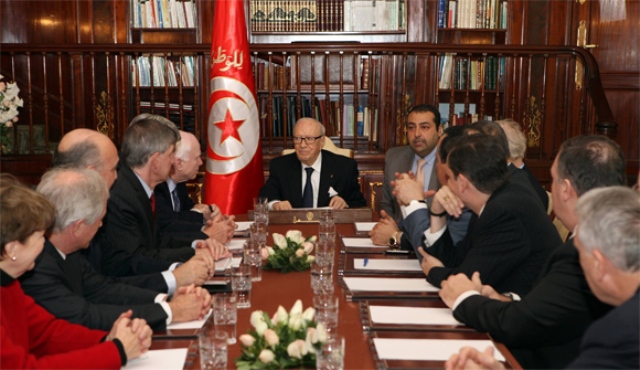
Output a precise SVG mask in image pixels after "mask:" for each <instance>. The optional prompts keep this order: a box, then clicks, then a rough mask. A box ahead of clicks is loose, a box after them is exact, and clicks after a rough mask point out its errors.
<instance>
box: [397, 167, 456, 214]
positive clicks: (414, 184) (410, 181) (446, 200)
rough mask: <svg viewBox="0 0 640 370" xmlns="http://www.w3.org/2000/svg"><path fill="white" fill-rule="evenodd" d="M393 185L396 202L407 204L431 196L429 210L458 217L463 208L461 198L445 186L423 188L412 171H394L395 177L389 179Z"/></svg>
mask: <svg viewBox="0 0 640 370" xmlns="http://www.w3.org/2000/svg"><path fill="white" fill-rule="evenodd" d="M391 186H393V195H394V196H395V197H396V199H397V200H398V203H400V205H403V206H408V205H409V203H411V201H412V200H423V199H426V198H430V197H433V201H432V202H431V212H433V213H442V212H445V211H446V212H447V213H448V214H450V215H451V216H453V217H460V215H461V214H462V210H463V208H464V203H463V202H462V200H461V199H460V198H459V197H458V196H457V195H456V194H455V193H454V192H453V191H452V190H451V189H450V188H449V187H448V186H447V185H442V186H441V187H440V189H438V191H437V192H436V191H434V190H427V191H424V190H423V185H422V183H421V182H420V181H418V180H416V177H415V175H414V174H413V172H411V171H409V172H408V173H399V172H396V179H395V180H394V181H391Z"/></svg>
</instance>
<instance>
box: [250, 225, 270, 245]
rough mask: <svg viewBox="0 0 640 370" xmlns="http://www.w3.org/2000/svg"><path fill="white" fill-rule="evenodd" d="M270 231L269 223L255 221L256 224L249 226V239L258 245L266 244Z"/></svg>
mask: <svg viewBox="0 0 640 370" xmlns="http://www.w3.org/2000/svg"><path fill="white" fill-rule="evenodd" d="M268 229H269V224H268V223H267V222H264V221H255V222H254V223H252V224H251V225H249V235H250V238H249V239H250V240H252V241H254V242H256V243H265V244H266V242H267V233H268Z"/></svg>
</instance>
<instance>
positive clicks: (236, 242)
mask: <svg viewBox="0 0 640 370" xmlns="http://www.w3.org/2000/svg"><path fill="white" fill-rule="evenodd" d="M246 241H247V239H235V238H234V239H231V241H229V242H228V243H227V244H226V246H227V249H228V250H230V251H233V250H240V249H242V248H243V247H244V242H246Z"/></svg>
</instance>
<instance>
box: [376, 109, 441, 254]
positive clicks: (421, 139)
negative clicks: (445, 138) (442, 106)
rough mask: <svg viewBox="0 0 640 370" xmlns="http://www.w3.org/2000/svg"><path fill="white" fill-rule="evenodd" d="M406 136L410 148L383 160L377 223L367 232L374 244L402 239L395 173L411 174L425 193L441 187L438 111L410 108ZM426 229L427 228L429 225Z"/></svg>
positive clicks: (397, 150) (390, 153) (394, 151)
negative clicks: (381, 190)
mask: <svg viewBox="0 0 640 370" xmlns="http://www.w3.org/2000/svg"><path fill="white" fill-rule="evenodd" d="M406 132H407V142H408V143H409V145H408V146H400V147H395V148H391V149H389V151H388V152H387V155H386V156H385V162H384V183H383V186H382V189H383V192H382V202H381V204H380V205H381V207H382V210H381V211H380V221H379V222H378V223H377V224H376V225H375V226H374V227H373V230H372V231H371V232H369V236H370V237H371V241H372V242H373V243H374V244H378V245H387V244H391V245H397V244H400V242H401V239H402V235H403V231H402V230H401V227H399V226H398V223H399V222H400V221H402V219H404V216H403V213H402V210H401V206H400V204H398V200H397V199H396V197H395V196H394V195H393V185H392V182H393V181H394V180H395V179H396V174H397V173H407V172H409V171H411V172H413V173H414V174H416V175H417V177H418V180H419V181H420V182H421V183H422V185H423V189H424V191H428V190H438V188H439V187H440V182H439V181H438V176H437V175H436V167H437V165H436V162H437V159H436V152H437V144H438V139H439V138H440V135H442V127H441V126H440V112H439V111H438V108H436V107H434V106H432V105H428V104H420V105H417V106H415V107H413V108H412V109H411V110H410V111H409V114H408V115H407V123H406ZM429 203H430V201H429ZM426 219H427V220H428V217H427V218H426ZM425 226H426V227H429V224H428V222H427V224H426V225H425Z"/></svg>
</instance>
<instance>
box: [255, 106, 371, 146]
mask: <svg viewBox="0 0 640 370" xmlns="http://www.w3.org/2000/svg"><path fill="white" fill-rule="evenodd" d="M270 103H271V106H269V98H268V97H266V96H260V97H259V107H260V127H261V130H262V132H261V134H262V136H263V137H269V134H271V137H283V136H284V135H285V133H286V136H287V137H291V136H292V135H293V126H294V125H295V123H296V121H297V120H298V119H299V118H302V117H313V118H315V119H317V120H318V121H320V122H322V124H323V125H324V127H325V134H326V135H327V136H340V135H341V134H342V135H343V136H354V133H357V136H369V134H371V124H372V122H371V121H372V119H373V122H376V120H377V109H373V110H372V109H370V108H369V107H368V106H362V105H360V106H354V105H353V104H344V105H343V106H342V109H340V103H339V102H338V101H332V100H326V99H320V98H318V97H314V99H313V104H312V101H311V99H310V98H309V97H307V96H302V97H301V101H300V107H299V108H300V114H298V97H297V96H287V97H286V99H285V98H284V97H282V96H276V97H272V99H271V102H270ZM372 111H373V112H374V114H373V116H372V114H371V112H372ZM269 113H271V124H269ZM269 127H271V132H270V133H269V132H268V131H267V130H268V128H269ZM373 128H374V132H373V135H374V137H376V135H377V125H375V124H374V125H373Z"/></svg>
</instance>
